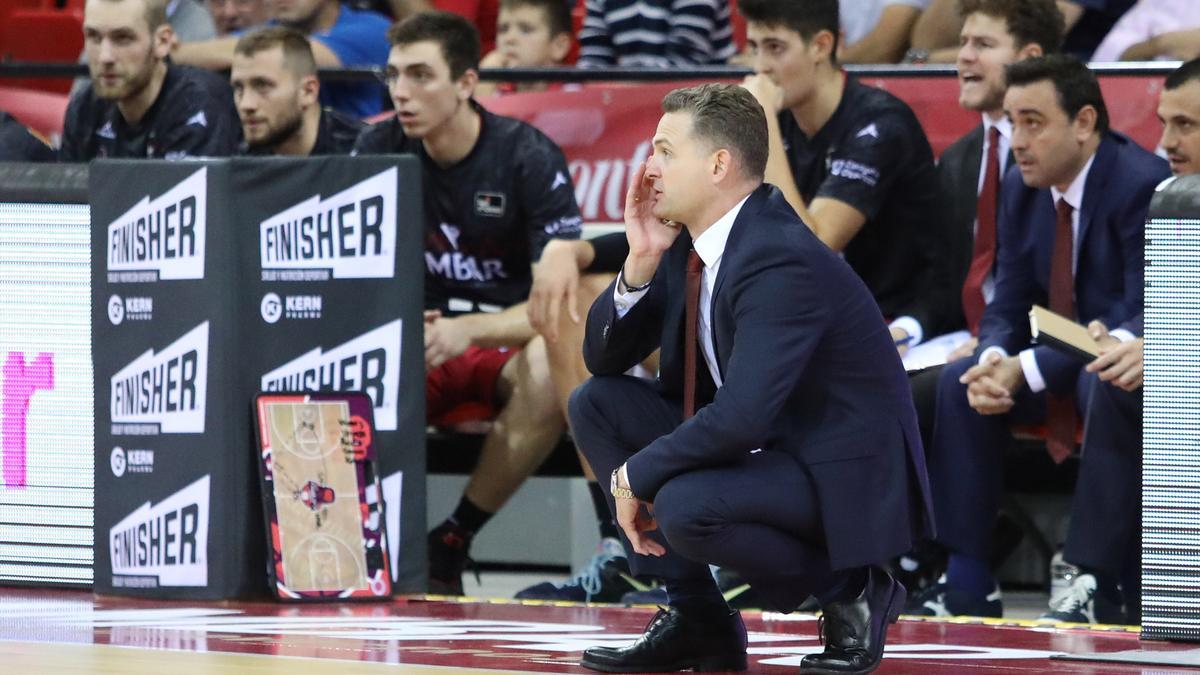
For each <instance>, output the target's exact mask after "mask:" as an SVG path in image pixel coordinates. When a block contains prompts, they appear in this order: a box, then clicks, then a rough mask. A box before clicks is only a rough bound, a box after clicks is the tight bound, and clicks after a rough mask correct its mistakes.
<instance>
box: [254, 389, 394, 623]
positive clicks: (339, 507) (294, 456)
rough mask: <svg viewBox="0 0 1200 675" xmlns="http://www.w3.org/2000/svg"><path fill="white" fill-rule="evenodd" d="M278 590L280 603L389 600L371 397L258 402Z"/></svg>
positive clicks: (274, 397) (262, 398)
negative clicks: (369, 492) (369, 497)
mask: <svg viewBox="0 0 1200 675" xmlns="http://www.w3.org/2000/svg"><path fill="white" fill-rule="evenodd" d="M254 412H255V420H256V425H255V426H256V429H257V433H258V450H259V454H258V462H257V463H258V468H259V476H260V478H261V479H262V488H263V489H262V495H263V509H264V513H265V515H266V524H267V545H268V549H269V551H270V555H271V558H272V560H271V564H270V565H268V569H269V575H270V582H271V586H272V588H273V589H274V592H275V595H276V596H277V597H278V598H279V599H281V600H323V599H325V600H347V599H372V598H387V597H390V596H391V593H392V577H391V570H390V569H389V568H388V560H389V558H388V554H387V537H386V536H385V533H384V518H383V506H382V503H383V501H382V499H381V498H380V499H375V500H372V501H373V502H374V503H373V504H368V501H367V490H368V488H373V489H374V491H375V495H376V497H381V496H382V494H383V493H382V491H381V490H380V485H379V471H378V466H377V463H376V459H377V455H376V453H377V449H376V447H375V444H374V442H373V437H374V424H373V421H372V417H371V399H370V398H369V397H368V396H367V395H366V394H363V393H358V392H346V393H342V392H338V393H320V394H317V393H287V392H283V393H270V394H259V395H258V396H256V397H255V400H254Z"/></svg>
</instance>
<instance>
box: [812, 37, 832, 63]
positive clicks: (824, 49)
mask: <svg viewBox="0 0 1200 675" xmlns="http://www.w3.org/2000/svg"><path fill="white" fill-rule="evenodd" d="M808 49H809V54H810V55H811V56H812V57H813V59H814V60H816V61H828V62H831V63H832V62H833V33H830V32H829V31H828V30H819V31H817V34H816V35H814V36H812V39H811V40H809V41H808Z"/></svg>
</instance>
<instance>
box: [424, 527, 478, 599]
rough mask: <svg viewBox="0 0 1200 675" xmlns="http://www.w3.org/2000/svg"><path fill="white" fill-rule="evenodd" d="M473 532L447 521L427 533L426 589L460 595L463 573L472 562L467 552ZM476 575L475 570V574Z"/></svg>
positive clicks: (470, 566)
mask: <svg viewBox="0 0 1200 675" xmlns="http://www.w3.org/2000/svg"><path fill="white" fill-rule="evenodd" d="M473 536H474V534H473V533H471V532H470V531H468V530H467V529H466V528H463V527H461V526H459V525H455V524H454V523H451V522H449V521H447V522H444V523H442V524H441V525H438V526H437V527H435V528H434V529H433V531H431V532H430V533H429V592H430V593H434V594H436V595H462V594H463V583H462V575H463V572H464V571H465V570H466V569H467V568H471V569H474V567H475V562H474V561H473V560H471V557H470V555H468V553H469V552H470V550H471V538H472V537H473ZM478 576H479V574H478V572H476V577H478Z"/></svg>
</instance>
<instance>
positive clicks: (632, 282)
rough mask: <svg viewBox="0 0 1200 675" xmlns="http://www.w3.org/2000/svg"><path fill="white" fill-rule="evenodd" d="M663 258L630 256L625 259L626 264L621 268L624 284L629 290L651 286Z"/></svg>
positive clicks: (656, 256)
mask: <svg viewBox="0 0 1200 675" xmlns="http://www.w3.org/2000/svg"><path fill="white" fill-rule="evenodd" d="M661 258H662V256H661V254H660V255H644V256H637V255H633V254H630V255H629V257H627V258H625V264H624V265H622V266H621V281H622V283H624V284H625V286H626V287H628V288H637V287H638V286H645V285H646V284H649V283H650V280H651V279H653V278H654V273H655V272H656V271H657V270H658V262H659V260H660V259H661Z"/></svg>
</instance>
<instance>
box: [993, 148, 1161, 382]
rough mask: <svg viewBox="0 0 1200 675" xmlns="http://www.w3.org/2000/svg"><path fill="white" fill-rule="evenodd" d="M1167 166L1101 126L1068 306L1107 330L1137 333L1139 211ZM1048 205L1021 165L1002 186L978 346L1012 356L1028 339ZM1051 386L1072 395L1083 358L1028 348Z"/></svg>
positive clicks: (1037, 299) (1049, 220)
mask: <svg viewBox="0 0 1200 675" xmlns="http://www.w3.org/2000/svg"><path fill="white" fill-rule="evenodd" d="M1170 175H1171V174H1170V170H1169V169H1168V166H1167V163H1166V162H1165V161H1163V160H1162V159H1160V158H1158V157H1156V156H1154V155H1153V154H1151V153H1150V152H1147V151H1146V150H1143V149H1142V148H1141V147H1139V146H1138V145H1137V144H1136V143H1134V142H1133V141H1132V140H1130V139H1129V138H1128V137H1126V136H1123V135H1121V134H1118V133H1116V132H1109V133H1106V134H1105V135H1104V137H1103V140H1102V141H1101V143H1100V148H1099V149H1098V150H1097V151H1096V157H1095V160H1094V161H1093V163H1092V168H1091V171H1090V172H1089V173H1088V177H1087V183H1086V184H1085V185H1084V191H1083V207H1082V209H1081V212H1080V214H1079V232H1078V235H1077V240H1078V243H1077V248H1078V250H1079V254H1078V259H1077V262H1076V266H1075V312H1076V316H1075V317H1074V318H1075V319H1076V320H1077V321H1079V322H1080V323H1084V324H1086V323H1088V322H1089V321H1092V320H1093V319H1099V320H1101V321H1102V322H1104V325H1105V326H1108V328H1109V329H1110V330H1111V329H1115V328H1125V329H1127V330H1130V331H1132V332H1134V333H1135V334H1139V333H1140V332H1141V317H1140V314H1141V312H1142V291H1143V281H1142V276H1143V274H1142V270H1143V260H1144V255H1143V247H1144V244H1145V235H1144V230H1145V224H1146V212H1147V210H1148V209H1149V207H1150V198H1151V196H1153V194H1154V188H1155V187H1156V186H1157V185H1158V184H1159V183H1160V182H1162V181H1163V180H1164V179H1166V178H1167V177H1169V176H1170ZM1055 220H1056V215H1055V206H1054V203H1053V197H1051V195H1050V190H1049V189H1048V188H1047V189H1040V190H1039V189H1035V188H1031V187H1027V186H1026V185H1025V183H1024V182H1023V181H1022V180H1021V174H1020V172H1019V171H1016V170H1014V171H1010V172H1009V173H1008V175H1006V176H1005V177H1004V183H1003V185H1002V186H1001V203H1000V218H999V220H998V221H997V229H998V232H999V241H998V247H999V248H998V250H997V252H996V258H997V260H996V266H997V267H996V296H995V298H994V299H993V300H992V302H991V303H989V304H988V306H987V309H986V310H984V313H983V320H982V322H981V323H980V329H979V350H980V352H982V350H984V349H987V348H988V347H991V346H993V345H996V346H999V347H1002V348H1004V350H1005V351H1007V352H1008V353H1009V354H1015V353H1016V352H1018V351H1020V350H1021V349H1024V348H1025V347H1027V346H1028V345H1029V340H1030V334H1029V309H1030V307H1031V306H1032V305H1034V304H1041V305H1044V306H1045V305H1048V303H1049V282H1050V257H1051V255H1052V253H1053V250H1054V231H1055ZM1035 352H1036V356H1037V362H1038V368H1039V369H1040V370H1041V371H1042V375H1043V377H1045V379H1046V385H1047V387H1048V388H1049V389H1050V390H1051V391H1055V392H1072V391H1074V389H1075V380H1076V378H1077V376H1078V374H1079V368H1080V367H1081V365H1082V363H1081V362H1080V361H1079V360H1078V359H1076V358H1074V357H1072V356H1067V355H1065V354H1063V353H1061V352H1058V351H1055V350H1053V349H1051V348H1049V347H1037V348H1035Z"/></svg>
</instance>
